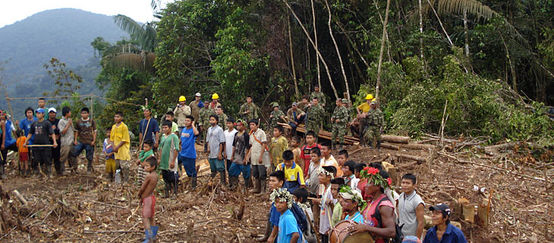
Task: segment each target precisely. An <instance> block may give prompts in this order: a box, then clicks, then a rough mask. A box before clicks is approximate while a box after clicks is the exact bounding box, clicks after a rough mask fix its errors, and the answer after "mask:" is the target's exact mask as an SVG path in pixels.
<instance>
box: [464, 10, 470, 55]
mask: <svg viewBox="0 0 554 243" xmlns="http://www.w3.org/2000/svg"><path fill="white" fill-rule="evenodd" d="M464 35H465V48H464V50H465V53H466V57H469V31H468V28H467V9H464Z"/></svg>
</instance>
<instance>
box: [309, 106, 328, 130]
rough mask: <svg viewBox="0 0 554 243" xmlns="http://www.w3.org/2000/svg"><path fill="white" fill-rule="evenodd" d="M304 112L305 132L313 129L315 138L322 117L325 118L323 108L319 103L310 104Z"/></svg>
mask: <svg viewBox="0 0 554 243" xmlns="http://www.w3.org/2000/svg"><path fill="white" fill-rule="evenodd" d="M306 114H307V122H306V132H308V131H314V132H315V136H316V138H317V136H318V135H319V129H320V128H321V124H322V123H323V119H324V118H325V110H323V107H321V105H319V104H317V105H312V106H310V107H308V109H307V111H306Z"/></svg>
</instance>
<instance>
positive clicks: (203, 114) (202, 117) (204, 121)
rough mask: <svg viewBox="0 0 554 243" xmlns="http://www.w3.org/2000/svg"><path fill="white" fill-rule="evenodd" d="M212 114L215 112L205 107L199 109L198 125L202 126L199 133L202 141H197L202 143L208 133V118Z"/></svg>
mask: <svg viewBox="0 0 554 243" xmlns="http://www.w3.org/2000/svg"><path fill="white" fill-rule="evenodd" d="M213 114H215V111H214V110H212V109H210V108H208V107H207V106H205V107H204V108H202V109H200V112H199V114H198V116H199V117H198V125H202V131H201V133H200V134H201V135H202V139H199V141H204V140H205V139H206V133H207V132H208V128H209V127H210V116H211V115H213ZM204 145H205V144H204ZM204 147H205V146H204Z"/></svg>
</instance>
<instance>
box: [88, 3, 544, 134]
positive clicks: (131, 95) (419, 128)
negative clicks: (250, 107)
mask: <svg viewBox="0 0 554 243" xmlns="http://www.w3.org/2000/svg"><path fill="white" fill-rule="evenodd" d="M553 9H554V8H553V5H552V2H549V1H526V2H520V1H474V0H467V1H457V0H435V1H419V2H418V1H391V0H389V1H369V0H356V1H333V0H322V1H316V0H301V1H285V0H280V1H233V2H230V1H223V0H221V1H219V0H216V1H205V0H185V1H175V2H173V3H170V4H168V5H167V8H166V9H164V10H162V11H161V19H160V20H159V21H157V22H154V23H150V25H149V27H151V28H150V29H146V28H143V29H142V30H141V28H134V29H133V28H129V29H128V30H131V31H133V30H134V31H135V36H134V37H135V38H134V39H135V41H136V42H135V43H137V44H135V45H125V46H126V47H129V50H130V49H131V46H132V47H133V51H131V50H130V51H129V52H133V53H135V55H134V56H133V55H126V56H122V55H117V54H115V53H114V52H106V53H104V70H103V73H102V74H101V76H100V78H99V79H100V80H105V82H108V80H109V82H108V83H111V84H112V89H111V91H110V92H109V93H110V94H109V96H110V97H111V98H114V99H118V100H127V101H130V102H143V101H142V100H143V98H145V97H148V98H152V99H154V100H155V102H156V104H155V107H156V108H157V109H158V111H160V112H161V111H165V109H167V107H170V106H173V105H174V103H175V102H176V99H177V97H179V96H180V95H186V96H187V98H189V99H190V98H192V95H193V94H194V93H196V92H201V93H202V94H205V96H204V99H209V96H208V94H211V93H214V92H217V93H218V94H219V95H220V96H221V97H222V101H223V104H224V106H225V108H226V110H227V113H229V114H235V113H236V112H237V111H238V107H239V106H240V104H241V103H242V101H243V100H244V97H245V96H246V95H247V94H250V95H252V96H253V97H254V100H255V102H257V103H258V105H260V106H262V107H263V106H267V105H268V104H269V103H270V102H273V101H276V102H279V103H280V104H281V105H282V106H283V107H288V106H289V105H290V104H291V103H292V101H294V100H298V99H299V98H300V97H301V96H302V95H303V94H308V93H309V92H310V91H312V90H313V87H314V85H316V84H320V85H321V86H322V89H323V91H324V92H325V93H326V94H327V97H328V99H327V102H328V103H329V102H333V101H334V100H335V98H337V97H341V98H342V97H345V98H349V99H351V100H352V101H353V102H354V104H355V105H357V104H359V103H360V102H362V100H363V97H364V96H365V95H366V94H368V93H371V94H374V95H377V94H378V100H379V101H380V103H381V109H382V110H383V111H384V113H385V120H386V123H387V125H386V131H388V132H395V133H399V134H409V135H412V136H418V134H421V133H423V132H431V133H438V132H439V130H441V124H444V133H445V134H448V135H469V136H486V137H488V138H489V139H490V140H489V141H491V142H494V141H499V140H503V139H506V138H508V139H531V138H534V139H544V138H548V139H546V140H548V141H552V140H551V139H552V137H553V135H552V134H553V132H552V121H551V120H550V119H549V118H548V116H547V115H546V113H547V110H548V107H546V106H545V105H551V104H553V103H554V100H553V99H554V96H552V95H549V94H551V93H552V90H553V89H554V82H553V80H554V75H553V72H554V61H553V60H554V54H553V53H554V46H553V44H552V43H554V42H553V38H554V31H553V29H552V27H553V21H552V16H554V14H553ZM129 26H131V27H132V25H128V26H127V27H129ZM384 26H385V27H386V29H385V31H383V30H384V28H383V27H384ZM141 31H142V32H141ZM153 31H155V32H157V38H155V39H154V38H152V35H151V34H152V33H151V32H153ZM140 33H142V34H140ZM148 33H150V34H148ZM147 42H150V45H148V46H157V47H156V49H155V50H148V48H145V43H147ZM105 46H111V47H112V48H115V49H112V50H117V48H116V46H117V45H109V44H106V45H105ZM103 48H104V47H102V48H100V49H99V51H101V50H102V49H103ZM104 49H105V48H104ZM119 49H121V46H120V47H119ZM116 52H121V51H116ZM125 52H127V51H125ZM141 52H142V53H143V54H145V53H150V55H152V56H151V57H152V58H153V56H154V55H155V57H156V58H155V62H154V65H153V66H151V65H150V63H149V61H151V59H148V60H147V61H144V60H146V59H144V58H141V57H139V56H138V53H141ZM143 56H144V55H143ZM147 62H148V63H149V64H148V65H146V64H147ZM114 63H119V64H124V63H127V64H130V63H134V64H133V65H134V66H135V68H132V67H131V66H129V65H127V66H125V65H123V66H119V67H114V65H112V64H114ZM139 64H140V65H139ZM137 67H138V68H137ZM129 82H132V83H133V84H135V85H132V86H129V85H128V83H129ZM377 87H378V88H377ZM114 109H119V107H118V106H117V105H116V104H114V106H111V107H110V109H108V110H110V111H113V110H114ZM125 109H130V110H133V109H136V107H125ZM327 109H328V111H331V109H332V106H328V107H327ZM132 113H134V112H132ZM107 117H109V116H107Z"/></svg>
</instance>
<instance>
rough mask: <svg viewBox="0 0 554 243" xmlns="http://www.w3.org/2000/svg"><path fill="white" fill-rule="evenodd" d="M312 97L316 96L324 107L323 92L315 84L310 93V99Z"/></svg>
mask: <svg viewBox="0 0 554 243" xmlns="http://www.w3.org/2000/svg"><path fill="white" fill-rule="evenodd" d="M314 98H317V100H319V104H320V105H321V106H322V107H325V94H324V93H323V92H321V90H320V89H319V86H317V85H316V86H315V87H314V91H313V92H312V93H311V94H310V99H312V100H313V99H314Z"/></svg>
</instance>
